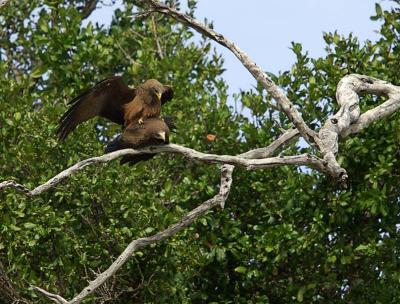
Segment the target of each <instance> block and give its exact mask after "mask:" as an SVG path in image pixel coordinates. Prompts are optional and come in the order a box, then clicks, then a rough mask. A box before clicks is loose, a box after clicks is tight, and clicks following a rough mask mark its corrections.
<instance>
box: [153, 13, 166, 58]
mask: <svg viewBox="0 0 400 304" xmlns="http://www.w3.org/2000/svg"><path fill="white" fill-rule="evenodd" d="M151 29H152V31H153V35H154V40H155V41H156V47H157V53H158V57H160V59H163V58H164V52H163V50H162V48H161V44H160V41H159V40H158V35H157V24H156V19H155V17H154V15H151Z"/></svg>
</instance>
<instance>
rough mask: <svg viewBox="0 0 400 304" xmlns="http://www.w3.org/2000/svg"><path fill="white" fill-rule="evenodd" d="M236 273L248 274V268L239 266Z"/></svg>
mask: <svg viewBox="0 0 400 304" xmlns="http://www.w3.org/2000/svg"><path fill="white" fill-rule="evenodd" d="M235 271H236V272H238V273H246V271H247V268H246V267H244V266H239V267H236V268H235Z"/></svg>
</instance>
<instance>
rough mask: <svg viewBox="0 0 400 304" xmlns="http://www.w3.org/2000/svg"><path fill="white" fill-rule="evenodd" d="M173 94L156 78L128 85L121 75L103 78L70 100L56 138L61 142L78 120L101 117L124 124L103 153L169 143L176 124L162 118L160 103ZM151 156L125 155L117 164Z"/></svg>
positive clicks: (132, 162)
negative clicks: (132, 85)
mask: <svg viewBox="0 0 400 304" xmlns="http://www.w3.org/2000/svg"><path fill="white" fill-rule="evenodd" d="M173 95H174V93H173V90H172V88H171V87H169V86H165V85H162V84H161V83H160V82H159V81H157V80H155V79H150V80H147V81H145V82H144V83H143V84H141V85H139V86H137V87H136V88H130V87H128V86H127V85H126V84H125V83H124V82H123V80H122V78H121V77H120V76H113V77H109V78H106V79H104V80H102V81H100V82H98V83H97V84H96V85H95V86H93V87H92V88H90V89H88V90H86V91H85V92H83V93H82V94H81V95H79V96H77V97H76V98H74V99H73V100H72V101H71V102H70V103H69V104H70V105H71V106H70V107H69V109H68V110H67V112H65V114H64V115H63V116H62V117H61V119H60V122H59V127H58V130H57V134H58V137H59V139H60V140H61V141H62V140H64V139H65V138H66V137H67V136H68V134H69V133H71V132H72V131H73V130H74V129H75V128H76V127H77V126H78V125H79V124H80V123H82V122H85V121H87V120H89V119H91V118H93V117H95V116H101V117H104V118H107V119H109V120H111V121H112V122H114V123H117V124H120V125H122V127H123V132H122V134H121V135H119V136H117V137H116V138H115V139H114V140H112V141H111V142H110V143H109V144H108V145H107V147H106V149H105V152H106V153H110V152H113V151H117V150H121V149H126V148H133V149H138V148H143V147H147V146H151V145H160V144H168V143H169V133H170V130H173V129H175V125H174V122H173V119H172V118H171V117H164V118H161V117H160V111H161V105H163V104H165V103H166V102H168V101H170V100H171V99H172V98H173ZM154 155H155V154H138V155H127V156H124V157H123V158H122V159H121V161H120V163H121V164H124V163H129V164H130V165H133V164H135V163H137V162H139V161H142V160H148V159H150V158H152V157H153V156H154Z"/></svg>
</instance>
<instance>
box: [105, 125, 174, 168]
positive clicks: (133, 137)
mask: <svg viewBox="0 0 400 304" xmlns="http://www.w3.org/2000/svg"><path fill="white" fill-rule="evenodd" d="M174 129H175V124H174V121H173V119H172V118H171V117H166V118H159V117H156V118H155V117H153V118H149V119H146V120H144V121H143V123H142V124H139V123H138V124H131V125H129V126H128V127H127V128H125V129H124V131H123V132H122V134H121V135H118V136H117V137H116V138H115V139H114V140H112V141H111V142H110V143H108V145H107V147H106V148H105V151H104V152H105V153H111V152H114V151H117V150H122V149H128V148H132V149H139V148H144V147H148V146H153V145H162V144H168V143H169V133H170V131H171V130H174ZM155 155H156V154H155V153H147V154H137V155H125V156H123V157H122V158H121V160H120V164H121V165H122V164H125V163H129V165H130V166H132V165H134V164H136V163H138V162H140V161H145V160H149V159H151V158H152V157H154V156H155Z"/></svg>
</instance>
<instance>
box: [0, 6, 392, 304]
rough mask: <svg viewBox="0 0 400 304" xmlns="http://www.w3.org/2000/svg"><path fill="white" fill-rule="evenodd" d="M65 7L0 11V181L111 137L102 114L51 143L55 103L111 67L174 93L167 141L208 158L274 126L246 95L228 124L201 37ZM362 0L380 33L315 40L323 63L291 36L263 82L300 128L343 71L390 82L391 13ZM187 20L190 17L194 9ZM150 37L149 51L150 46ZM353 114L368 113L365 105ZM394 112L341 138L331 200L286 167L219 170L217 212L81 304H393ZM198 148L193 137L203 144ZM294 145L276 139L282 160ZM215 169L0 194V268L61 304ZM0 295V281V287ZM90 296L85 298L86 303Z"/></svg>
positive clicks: (260, 140) (99, 170) (184, 205)
mask: <svg viewBox="0 0 400 304" xmlns="http://www.w3.org/2000/svg"><path fill="white" fill-rule="evenodd" d="M81 2H82V1H65V2H60V1H58V2H54V1H45V0H34V1H29V2H28V1H17V2H13V3H12V5H10V4H9V5H6V6H5V7H3V8H2V15H1V16H0V29H1V30H0V56H1V57H0V74H1V75H4V77H2V78H0V96H1V103H0V127H1V132H0V138H1V143H2V144H1V145H0V180H6V179H10V178H14V179H16V180H17V181H19V182H21V183H24V184H26V185H27V186H29V187H34V186H36V185H38V184H40V183H43V182H44V181H46V180H47V179H49V178H50V177H52V176H54V175H55V174H57V173H58V172H60V171H61V170H63V169H64V168H66V167H67V166H70V165H72V164H74V163H75V162H77V161H78V160H81V159H84V158H87V157H90V156H93V155H100V154H102V152H103V148H104V142H105V141H107V140H108V139H109V138H111V136H113V134H115V133H116V132H118V131H119V130H118V129H117V128H116V127H115V126H112V125H110V124H108V123H107V122H106V121H103V120H97V121H96V120H94V121H91V122H88V123H86V124H84V125H82V126H80V127H79V128H78V129H77V130H76V131H75V132H73V134H71V136H70V137H69V138H68V139H67V140H66V141H65V142H64V143H61V144H60V143H58V142H57V140H56V137H55V129H56V124H57V119H58V118H59V117H60V116H61V114H62V113H63V112H64V111H65V109H66V102H67V101H68V100H69V99H71V97H73V96H75V95H77V94H78V93H79V92H80V91H81V90H83V89H84V88H86V87H89V86H91V85H93V84H94V83H95V82H96V81H98V80H100V79H102V78H104V77H106V76H109V75H111V74H116V73H120V74H122V75H123V77H124V79H125V80H126V81H127V82H128V83H132V84H138V83H140V82H141V81H142V80H143V79H147V78H157V79H159V80H160V81H162V82H163V83H167V84H172V86H173V87H174V90H175V93H176V94H175V98H174V100H173V101H172V102H170V103H169V104H167V105H166V106H165V107H163V110H162V111H163V114H170V115H174V116H175V117H176V118H177V124H178V132H177V133H176V134H174V135H173V137H172V139H171V141H172V142H175V143H178V144H183V145H186V146H189V147H191V148H195V149H198V150H200V151H205V152H212V153H219V154H238V153H240V152H243V151H246V150H249V149H252V148H256V147H262V146H265V145H267V144H268V143H269V142H271V141H273V139H274V138H275V137H276V136H277V135H278V134H279V132H280V131H279V126H283V127H290V122H289V121H288V120H287V119H286V118H285V117H284V116H283V115H282V114H279V113H277V112H276V111H275V110H273V109H270V108H269V107H268V106H267V103H266V102H265V101H266V100H267V101H268V100H271V98H270V96H268V94H266V93H265V92H263V90H262V89H261V88H260V87H258V88H256V89H254V90H252V91H247V92H241V93H240V94H238V95H237V96H236V99H237V102H238V103H240V104H242V105H243V107H244V108H246V109H248V110H250V113H251V115H250V116H244V115H242V114H241V112H240V111H235V109H234V108H233V107H232V106H231V105H230V103H228V96H227V84H226V83H225V82H224V81H223V79H222V78H221V75H222V73H223V59H222V58H221V57H220V56H219V55H218V54H217V53H216V52H215V50H212V49H211V47H210V44H209V42H208V41H207V40H202V39H201V40H200V41H199V42H196V43H195V42H193V41H194V39H193V32H192V31H191V30H189V29H187V28H186V27H184V26H182V25H180V24H177V23H176V22H175V21H174V20H171V19H168V18H166V17H163V16H161V15H155V21H156V31H157V32H156V35H155V32H154V27H153V24H152V22H151V18H150V17H143V16H142V17H132V12H135V11H136V6H134V5H132V4H131V1H126V2H124V6H123V7H121V8H120V9H117V11H116V12H115V16H114V19H113V21H112V24H111V25H110V26H109V27H105V26H102V25H99V24H93V23H91V22H89V23H88V24H87V25H86V26H83V24H82V16H81V13H80V11H79V9H78V8H79V6H80V5H81V4H82V3H81ZM394 3H396V4H394V8H393V9H392V10H391V11H383V10H382V9H381V8H380V6H379V5H376V16H374V17H373V18H372V19H375V20H380V21H382V22H383V23H382V27H381V31H380V33H381V39H379V40H378V41H377V42H371V41H366V42H365V43H360V42H359V41H358V40H357V39H356V38H355V37H354V36H352V35H350V36H349V37H342V36H340V35H339V34H338V33H336V32H335V33H326V34H325V35H324V39H325V41H326V45H327V47H326V49H327V55H326V56H325V57H323V58H317V59H313V58H309V56H308V55H307V53H306V52H304V51H303V50H302V47H301V45H300V44H298V43H293V45H292V48H293V51H294V53H295V54H296V56H297V63H296V64H295V65H294V66H293V67H292V69H291V71H286V72H283V73H281V74H279V75H276V76H274V75H272V76H273V78H274V80H275V81H276V82H277V83H278V84H279V85H280V86H281V87H282V88H284V90H285V91H286V92H287V94H288V97H289V98H290V99H291V100H292V101H293V102H294V103H295V104H296V106H298V107H299V109H300V110H301V112H302V113H303V117H304V118H305V120H306V121H307V122H308V123H309V124H310V125H312V126H313V127H314V128H315V129H318V127H319V126H320V125H321V123H322V122H323V121H324V120H325V119H326V118H327V117H328V116H329V115H331V114H332V113H333V112H334V111H335V110H337V106H336V104H335V88H336V84H337V82H338V81H339V80H340V78H341V77H343V76H344V75H346V74H348V73H359V74H367V75H370V76H374V77H377V78H381V79H386V80H388V81H390V82H392V83H395V84H396V83H399V81H400V75H399V74H398V64H399V62H398V59H397V58H400V54H399V53H400V49H399V46H398V41H399V31H400V22H399V14H400V7H399V6H398V3H397V1H394ZM189 10H190V13H191V14H193V13H194V11H195V3H194V1H189ZM156 39H159V42H160V44H161V49H162V54H160V52H159V51H158V50H157V47H156V45H157V43H156ZM361 102H362V110H363V111H365V110H368V109H369V108H372V107H374V106H376V105H377V104H378V103H380V102H382V99H381V98H377V97H372V96H365V98H362V101H361ZM399 123H400V122H399V119H398V114H394V115H393V116H392V117H391V118H390V119H388V120H386V121H382V122H379V123H376V124H374V125H373V126H371V127H370V128H369V129H368V130H366V131H365V132H363V133H362V134H359V135H358V136H357V137H353V138H350V139H348V140H347V141H344V142H342V143H341V150H340V161H341V163H342V164H343V166H344V167H345V168H346V169H347V170H348V173H349V176H350V182H349V187H348V189H345V190H343V189H338V188H337V186H336V185H335V184H333V183H331V182H330V181H329V180H328V179H327V178H326V177H324V176H321V175H320V174H317V173H314V172H311V171H310V170H305V169H303V168H299V169H296V168H291V167H282V168H278V169H273V170H261V171H256V172H247V171H245V170H243V169H241V168H237V169H236V171H235V174H234V185H233V190H232V192H231V194H230V198H229V199H228V202H227V204H226V208H225V210H223V211H221V210H214V211H211V212H209V213H208V214H207V215H205V216H204V217H202V218H201V219H200V220H199V221H198V222H197V223H196V224H195V225H193V226H191V227H189V228H188V229H186V230H185V231H184V232H181V233H179V234H178V235H177V236H175V237H174V238H173V239H171V240H169V241H168V242H165V243H162V244H159V245H156V246H151V247H149V248H146V249H143V250H142V251H140V252H137V253H136V254H135V255H134V256H133V258H132V260H131V261H130V262H129V263H128V264H127V265H126V266H124V267H123V269H122V270H121V271H120V272H119V273H118V274H117V276H116V277H115V278H113V280H111V281H112V282H109V283H108V284H107V285H106V286H105V287H104V288H102V289H101V290H100V291H99V292H98V293H97V294H96V295H95V296H94V298H96V299H97V301H98V302H99V303H100V302H101V301H103V302H107V301H109V302H112V303H128V302H129V303H130V302H132V301H134V302H138V303H153V302H156V303H288V302H324V303H337V302H340V301H343V302H354V303H391V302H392V303H397V302H398V301H399V299H400V292H399V290H400V289H399V288H398V287H399V283H400V271H399V262H400V261H399V254H398V251H399V248H400V247H399V239H400V238H399V231H398V230H399V229H398V226H397V223H398V215H399V212H400V210H399V204H398V197H399V191H400V185H399V174H400V161H399V155H400V151H399V148H398V147H399V142H400V135H399V132H398V129H399ZM210 133H211V134H215V135H216V140H215V141H212V142H209V141H207V134H210ZM308 149H309V148H308V147H306V146H304V144H301V145H292V146H291V147H289V149H288V150H287V151H285V153H287V154H293V153H300V152H304V151H307V150H308ZM218 180H219V172H218V168H217V167H216V166H208V165H203V164H198V163H195V162H192V161H188V160H187V159H184V158H183V157H181V156H174V155H160V156H157V157H156V158H155V159H154V160H151V161H149V162H147V163H143V164H139V165H137V166H135V167H133V168H131V167H128V166H120V165H119V164H118V162H113V163H110V164H107V165H106V166H101V167H92V168H88V169H87V170H85V172H82V173H79V174H77V175H76V176H74V177H73V178H72V179H70V180H68V181H67V182H64V183H63V184H62V185H59V186H57V187H56V188H55V189H53V190H51V191H48V192H46V193H43V194H42V195H40V196H38V197H36V198H26V197H24V196H23V195H21V194H18V193H16V192H14V191H9V190H7V191H4V192H1V193H0V201H1V204H0V210H1V212H0V223H1V224H0V225H1V226H0V228H1V229H0V233H1V234H0V235H1V236H0V261H1V262H2V263H3V265H4V266H6V267H7V269H8V276H9V277H10V278H11V280H12V282H13V284H14V286H15V288H16V289H17V290H18V292H20V294H21V295H23V296H24V297H26V298H28V299H30V300H32V301H33V302H35V303H44V302H45V301H44V299H43V298H38V297H37V294H35V292H34V291H33V290H32V289H31V287H30V286H31V285H37V286H41V287H43V288H46V289H48V290H49V291H52V292H57V293H60V294H62V295H63V296H65V297H66V298H69V297H72V296H73V295H74V294H76V293H77V292H79V291H80V290H81V289H82V288H83V287H84V286H85V284H86V282H87V280H90V279H93V277H94V275H95V274H94V273H96V272H99V271H102V270H104V269H105V268H106V267H107V266H108V265H109V264H110V263H111V261H113V260H114V259H115V257H116V256H118V254H119V253H120V252H121V251H122V250H123V248H124V247H125V246H126V245H127V244H128V243H129V242H130V241H131V240H132V239H133V238H137V237H140V236H144V235H150V234H152V233H154V232H155V231H157V230H159V229H162V228H164V227H166V226H168V225H169V224H171V223H173V222H175V221H177V220H178V219H179V218H180V217H181V216H182V215H183V214H184V213H185V212H186V211H188V210H190V209H191V208H193V207H194V206H196V205H198V204H199V203H200V202H202V201H204V200H206V199H207V198H209V197H210V196H212V195H213V194H215V193H216V191H217V189H216V185H217V184H218ZM0 295H1V288H0ZM92 300H93V298H91V299H89V300H88V303H89V302H91V301H92ZM0 302H1V300H0Z"/></svg>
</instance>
